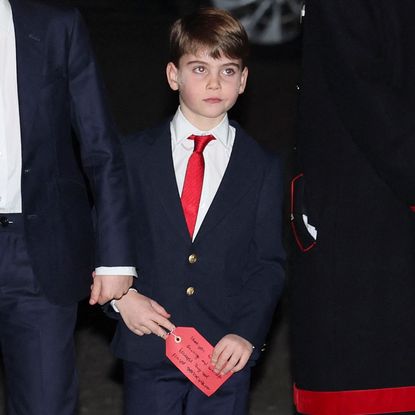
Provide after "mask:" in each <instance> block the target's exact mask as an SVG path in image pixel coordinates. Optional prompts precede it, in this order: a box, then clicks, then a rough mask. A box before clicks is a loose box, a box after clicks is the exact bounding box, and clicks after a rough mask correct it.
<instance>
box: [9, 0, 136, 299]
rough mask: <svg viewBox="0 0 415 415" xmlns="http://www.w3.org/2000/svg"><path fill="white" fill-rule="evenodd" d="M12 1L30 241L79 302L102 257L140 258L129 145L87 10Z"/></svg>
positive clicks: (45, 269) (46, 269) (53, 286)
mask: <svg viewBox="0 0 415 415" xmlns="http://www.w3.org/2000/svg"><path fill="white" fill-rule="evenodd" d="M10 4H11V6H12V10H13V19H14V27H15V34H16V54H17V77H18V96H19V108H20V120H21V140H22V163H23V164H22V203H23V215H24V219H25V233H26V240H27V248H28V251H29V255H30V259H31V262H32V266H33V270H34V272H35V275H36V276H37V278H38V279H39V281H40V283H41V287H42V289H43V291H44V293H45V294H46V296H47V297H48V298H49V299H50V300H52V301H53V302H56V303H62V304H65V303H71V302H74V301H77V300H79V299H80V298H82V297H84V296H86V295H87V294H88V292H89V285H90V274H91V271H92V269H93V268H94V266H95V265H103V266H121V265H133V259H132V255H131V253H130V252H131V250H130V248H129V247H130V246H131V243H130V241H129V240H128V234H129V232H130V230H129V222H128V212H127V206H128V205H127V195H126V180H125V170H124V165H123V160H122V152H121V149H120V144H119V140H118V136H117V134H116V132H115V130H114V127H113V125H112V124H111V122H110V117H109V115H108V111H107V108H106V106H105V104H104V98H103V87H102V82H101V80H100V77H99V75H98V73H97V67H96V64H95V61H94V58H93V54H92V51H91V48H90V44H89V39H88V34H87V32H86V29H85V27H84V25H83V23H82V21H81V18H80V15H79V13H78V12H77V11H76V10H74V9H60V8H59V9H58V8H52V7H49V6H46V5H42V4H38V3H32V2H29V1H25V0H10ZM72 131H73V132H75V135H76V137H77V138H78V144H74V140H73V138H72ZM77 147H79V149H80V154H81V160H78V159H79V158H78V157H77V151H76V148H77ZM85 176H87V178H88V179H89V185H90V188H91V191H92V195H93V199H94V204H95V211H96V229H95V230H94V228H93V225H92V220H91V207H90V203H89V200H88V194H87V190H86V183H85V180H84V177H85ZM94 240H95V249H94Z"/></svg>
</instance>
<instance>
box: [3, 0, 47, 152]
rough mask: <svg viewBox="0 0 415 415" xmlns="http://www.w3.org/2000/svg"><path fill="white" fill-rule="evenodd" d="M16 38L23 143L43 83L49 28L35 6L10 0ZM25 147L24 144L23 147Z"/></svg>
mask: <svg viewBox="0 0 415 415" xmlns="http://www.w3.org/2000/svg"><path fill="white" fill-rule="evenodd" d="M10 4H11V7H12V11H13V22H14V31H15V37H16V60H17V86H18V97H19V111H20V124H21V126H20V128H21V133H22V142H23V141H24V140H25V139H27V138H28V136H29V135H30V131H31V128H32V124H33V120H34V115H35V112H36V109H37V105H38V96H39V92H40V87H41V85H42V65H43V60H44V58H43V56H44V52H43V51H44V37H45V33H44V32H45V28H44V27H42V24H41V22H39V21H38V19H36V18H35V17H36V14H35V13H30V11H31V8H32V5H31V4H30V3H26V2H24V7H22V3H21V2H20V1H19V0H10ZM23 148H24V147H23Z"/></svg>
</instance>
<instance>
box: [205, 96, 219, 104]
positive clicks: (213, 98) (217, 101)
mask: <svg viewBox="0 0 415 415" xmlns="http://www.w3.org/2000/svg"><path fill="white" fill-rule="evenodd" d="M203 101H205V102H207V103H208V104H218V103H219V102H222V100H221V99H220V98H215V97H212V98H206V99H204V100H203Z"/></svg>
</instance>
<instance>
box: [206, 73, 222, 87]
mask: <svg viewBox="0 0 415 415" xmlns="http://www.w3.org/2000/svg"><path fill="white" fill-rule="evenodd" d="M207 88H208V89H219V88H220V81H219V76H217V75H211V76H210V77H209V79H208V83H207Z"/></svg>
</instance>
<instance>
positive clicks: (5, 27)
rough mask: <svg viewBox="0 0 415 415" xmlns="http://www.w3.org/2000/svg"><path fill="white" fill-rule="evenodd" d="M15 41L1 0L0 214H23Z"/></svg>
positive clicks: (10, 18)
mask: <svg viewBox="0 0 415 415" xmlns="http://www.w3.org/2000/svg"><path fill="white" fill-rule="evenodd" d="M15 45H16V41H15V36H14V26H13V16H12V10H11V7H10V4H9V2H8V1H7V0H0V213H21V212H22V197H21V189H20V179H21V171H22V150H21V139H20V119H19V100H18V95H17V69H16V46H15Z"/></svg>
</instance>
